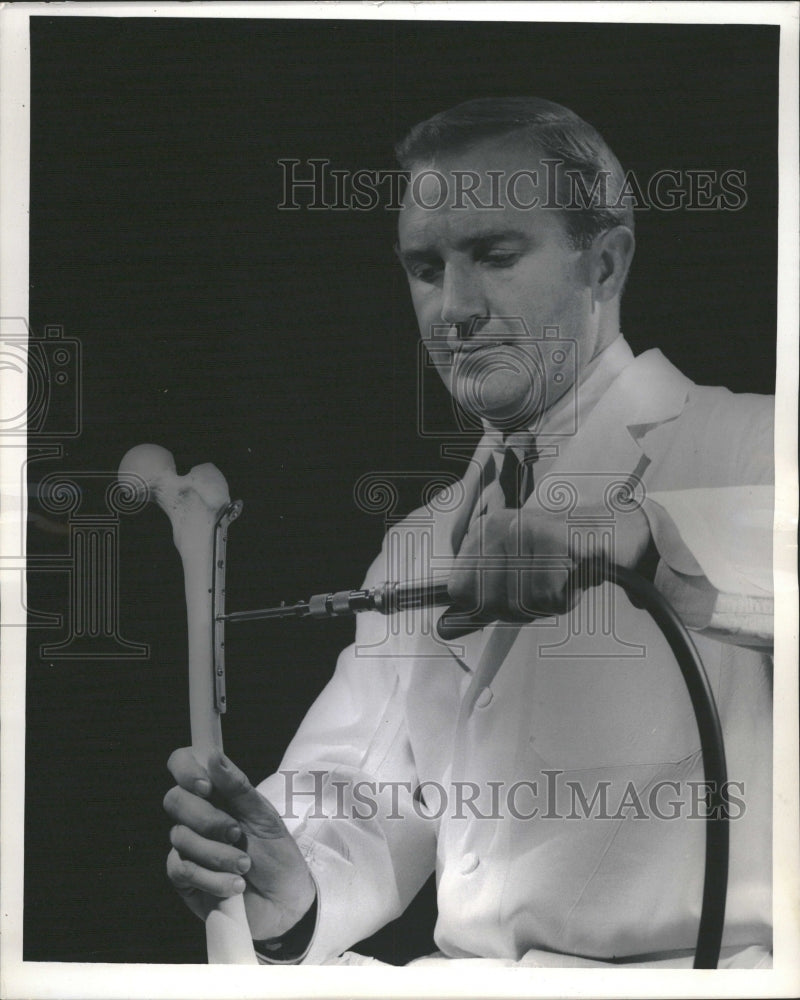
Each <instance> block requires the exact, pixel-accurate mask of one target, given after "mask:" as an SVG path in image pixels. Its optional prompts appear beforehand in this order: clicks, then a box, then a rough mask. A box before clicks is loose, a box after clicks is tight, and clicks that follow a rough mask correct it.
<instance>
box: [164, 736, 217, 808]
mask: <svg viewBox="0 0 800 1000" xmlns="http://www.w3.org/2000/svg"><path fill="white" fill-rule="evenodd" d="M167 768H168V770H169V773H170V774H171V775H172V777H173V778H174V779H175V781H176V782H177V783H178V784H179V785H180V786H181V788H185V789H186V791H187V792H194V793H195V795H202V796H203V798H208V796H209V795H210V794H211V782H210V781H209V779H208V772H207V771H206V769H205V768H204V767H203V766H202V765H201V764H199V763H198V761H197V759H196V758H195V756H194V754H193V753H192V748H191V747H181V748H180V749H179V750H174V751H173V752H172V753H171V754H170V758H169V760H168V761H167Z"/></svg>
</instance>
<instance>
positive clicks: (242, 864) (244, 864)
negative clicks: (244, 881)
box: [236, 857, 250, 875]
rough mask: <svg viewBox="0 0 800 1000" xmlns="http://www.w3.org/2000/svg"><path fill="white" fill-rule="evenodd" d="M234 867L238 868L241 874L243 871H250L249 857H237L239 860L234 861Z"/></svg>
mask: <svg viewBox="0 0 800 1000" xmlns="http://www.w3.org/2000/svg"><path fill="white" fill-rule="evenodd" d="M236 867H237V868H238V869H239V871H240V872H241V873H242V874H243V875H244V873H245V872H249V871H250V858H248V857H244V858H239V860H238V861H237V862H236Z"/></svg>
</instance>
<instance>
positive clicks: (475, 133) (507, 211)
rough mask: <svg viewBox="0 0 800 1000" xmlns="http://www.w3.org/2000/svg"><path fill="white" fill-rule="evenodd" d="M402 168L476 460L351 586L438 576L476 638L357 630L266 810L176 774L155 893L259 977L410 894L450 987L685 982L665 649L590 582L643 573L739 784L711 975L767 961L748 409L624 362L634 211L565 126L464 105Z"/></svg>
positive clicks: (691, 759)
mask: <svg viewBox="0 0 800 1000" xmlns="http://www.w3.org/2000/svg"><path fill="white" fill-rule="evenodd" d="M399 154H400V161H401V164H402V166H403V167H405V168H406V169H407V170H408V171H409V172H410V183H409V185H408V189H407V192H406V195H405V200H404V206H403V210H402V212H401V217H400V221H399V233H398V247H397V252H398V256H399V258H400V261H401V263H402V265H403V267H404V268H405V270H406V273H407V275H408V281H409V287H410V291H411V295H412V299H413V303H414V308H415V310H416V314H417V318H418V321H419V327H420V332H421V335H422V337H423V339H424V341H425V343H426V347H427V349H428V353H429V357H430V359H431V361H432V363H433V364H434V365H435V366H436V367H437V368H438V370H439V373H440V374H441V376H442V378H443V380H444V382H445V384H446V386H447V388H448V390H449V391H450V392H451V393H452V395H453V396H454V397H455V399H456V400H457V402H458V403H459V405H460V407H461V409H462V411H464V412H465V413H466V414H467V415H468V416H469V417H471V418H472V419H473V420H474V421H479V422H480V423H481V424H482V425H483V428H484V430H485V434H484V437H483V438H482V440H481V442H480V444H479V445H478V447H477V449H476V451H475V454H474V456H473V458H472V460H471V462H470V465H469V468H468V471H467V473H466V475H465V477H464V478H463V480H462V481H461V483H460V484H458V489H456V488H454V489H453V490H451V491H450V493H449V494H446V495H442V496H440V497H438V498H434V499H433V500H432V501H431V502H430V504H428V505H427V506H426V507H425V508H423V509H422V510H421V511H417V512H415V514H413V515H411V517H409V518H408V519H407V521H406V522H404V523H403V524H402V525H400V526H398V527H396V528H393V529H392V530H390V531H389V532H388V533H387V537H386V540H385V544H384V548H383V552H382V554H381V555H380V556H379V557H378V559H377V560H376V561H375V563H374V564H373V566H372V567H371V569H370V571H369V573H368V575H367V579H366V582H365V586H372V585H375V584H377V583H379V582H381V581H382V580H387V579H393V580H404V579H405V580H415V579H423V580H430V579H432V578H437V577H443V578H446V579H447V580H448V590H449V594H450V597H451V599H452V601H453V602H454V604H456V605H457V606H458V607H459V608H460V609H462V612H463V614H462V615H461V618H462V620H463V619H464V618H465V617H466V619H468V625H467V627H469V626H471V627H472V631H469V632H468V633H467V634H464V629H463V628H455V629H454V628H452V627H451V628H450V629H449V631H448V629H447V628H442V630H441V636H444V638H442V637H441V636H440V635H439V634H437V632H436V630H435V628H434V624H435V622H436V620H437V619H438V618H439V616H440V615H441V613H442V611H443V610H445V609H444V608H438V609H436V610H435V611H434V610H432V609H421V610H420V609H418V610H415V611H410V612H406V613H404V614H402V615H396V616H394V618H393V619H392V620H391V621H390V625H389V627H388V628H387V620H386V619H384V618H381V617H380V616H378V615H377V614H365V615H361V616H359V620H358V625H357V634H356V643H355V644H354V645H353V646H351V647H349V648H348V649H347V650H345V651H344V652H343V653H342V655H341V656H340V658H339V662H338V664H337V669H336V672H335V675H334V677H333V678H332V680H331V681H330V682H329V684H328V686H327V687H326V689H325V690H324V691H323V693H322V694H321V695H320V697H319V698H318V699H317V701H316V702H315V704H314V705H313V706H312V707H311V709H310V711H309V713H308V715H307V717H306V719H305V720H304V722H303V724H302V726H301V728H300V730H299V732H298V734H297V736H296V737H295V739H294V740H293V742H292V744H291V746H290V747H289V749H288V751H287V754H286V756H285V758H284V761H283V763H282V765H281V769H280V770H279V772H278V773H277V774H275V775H273V776H272V777H271V778H269V779H267V780H266V781H265V782H264V783H263V784H262V785H261V786H260V788H259V790H255V789H253V788H252V786H251V785H250V784H249V782H248V781H247V779H246V777H245V776H244V775H243V774H242V773H241V772H240V771H239V770H238V769H237V768H236V766H235V765H234V764H233V763H231V762H230V761H227V760H224V759H220V760H213V761H212V762H211V763H210V765H209V768H208V771H207V772H206V771H205V770H204V769H203V768H201V767H200V766H199V765H198V764H197V762H196V761H195V760H194V758H193V757H192V755H191V752H190V751H188V750H181V751H176V753H175V754H173V755H172V757H171V759H170V769H171V771H172V774H173V776H174V777H175V779H176V782H177V784H176V787H175V788H173V789H172V790H171V791H170V792H169V793H168V794H167V796H166V799H165V807H166V809H167V812H168V813H169V815H170V816H171V817H172V819H173V820H174V822H175V826H174V827H173V829H172V833H171V841H172V845H173V849H172V851H171V852H170V856H169V859H168V872H169V875H170V878H171V879H172V881H173V882H174V884H175V885H176V887H177V888H178V890H179V891H180V892H181V893H182V894H183V895H184V897H185V898H186V900H187V902H188V903H189V905H190V906H191V907H192V909H193V910H194V911H195V912H196V913H198V914H200V915H202V914H203V913H205V912H206V909H207V907H208V906H209V905H210V902H211V901H212V900H213V898H214V897H225V896H230V895H233V894H236V893H240V892H244V897H245V904H246V908H247V913H248V919H249V922H250V927H251V931H252V933H253V937H254V939H255V940H256V942H257V951H258V953H259V954H260V955H261V956H262V957H263V958H264V960H266V961H305V962H312V963H313V962H325V961H336V960H337V956H339V955H341V954H342V953H343V952H346V949H347V948H349V947H350V946H351V945H352V944H353V943H354V942H356V941H359V940H361V939H362V938H364V937H366V936H368V935H369V934H371V933H372V932H374V931H375V930H377V929H378V928H379V927H381V926H382V925H383V924H385V923H386V922H387V921H388V920H390V919H392V918H394V917H395V916H397V915H398V914H399V913H401V912H402V910H403V909H404V908H405V906H406V905H407V903H408V902H409V901H410V900H411V898H412V897H413V896H414V894H415V893H416V892H417V890H418V889H419V887H420V886H421V885H422V883H423V882H424V881H425V879H426V878H427V876H428V875H429V874H430V872H431V871H434V870H435V871H436V873H437V893H438V911H439V913H438V922H437V926H436V933H435V937H436V942H437V946H438V948H439V949H440V952H439V955H440V957H441V958H443V959H448V960H453V959H484V960H489V961H494V962H497V963H500V964H515V963H523V964H532V965H555V966H558V965H581V964H585V965H594V964H603V963H608V962H625V963H628V964H630V965H644V966H648V965H665V966H673V967H679V966H687V967H688V966H690V965H691V958H692V952H693V947H694V943H695V940H696V934H697V920H698V915H699V909H700V899H701V892H702V872H703V838H704V824H703V816H704V812H703V809H702V801H703V795H702V778H703V774H702V764H701V760H700V753H699V741H698V737H697V733H696V726H695V722H694V717H693V713H692V711H691V707H690V704H689V701H688V697H687V695H686V692H685V690H684V688H683V684H682V681H681V679H680V675H679V674H678V671H677V668H676V667H675V665H674V660H673V658H672V656H671V653H670V651H669V649H668V647H667V646H666V643H665V640H664V639H663V637H662V636H661V634H660V632H659V631H658V629H657V628H656V627H655V626H654V625H653V623H652V621H651V620H650V619H649V616H648V615H647V614H646V613H645V612H643V611H641V610H637V609H636V608H634V607H633V606H632V605H631V603H630V602H629V601H628V600H627V598H626V597H625V595H624V594H622V593H621V592H619V591H618V590H616V589H615V588H613V587H612V586H611V585H609V584H603V583H602V581H601V579H600V575H599V574H598V572H597V566H598V563H602V561H603V560H606V561H608V560H612V559H613V560H614V561H616V562H619V563H622V564H623V565H625V566H629V567H638V568H640V569H642V570H645V569H646V567H647V566H649V565H651V564H653V565H654V564H655V563H656V562H657V569H656V571H655V582H656V585H657V587H658V588H659V589H660V590H661V592H662V593H663V594H665V595H666V596H667V597H668V598H669V599H670V600H671V601H672V602H673V603H674V605H675V606H676V608H677V609H678V611H679V613H680V614H681V616H682V617H683V619H684V621H685V622H686V624H687V625H688V626H690V627H691V628H693V629H694V630H695V635H696V640H697V645H698V648H699V651H700V653H701V655H702V657H703V659H704V662H705V665H706V669H707V672H708V673H709V676H710V680H711V684H712V687H713V690H714V693H715V696H716V699H717V702H718V705H719V710H720V713H721V716H722V721H723V728H724V732H725V739H726V745H727V755H728V768H729V776H730V779H731V782H732V783H733V784H732V789H731V790H730V795H729V799H730V803H731V816H732V821H731V824H730V826H731V845H732V854H731V867H730V891H729V896H728V907H727V919H726V929H725V936H724V939H723V953H722V960H721V963H720V964H721V965H723V966H725V965H727V966H731V967H735V966H741V967H756V966H764V965H766V964H769V962H770V947H771V931H770V923H771V920H770V916H771V914H770V906H771V900H770V880H771V868H770V841H771V832H770V779H771V750H770V737H771V727H770V709H771V705H770V690H771V683H770V676H771V675H770V669H771V661H770V657H769V643H770V629H771V564H770V554H771V502H772V501H771V498H770V494H769V483H770V482H771V476H772V430H771V417H772V406H771V401H770V400H769V399H768V398H766V397H756V396H748V395H742V396H734V395H733V394H731V393H729V392H728V391H727V390H725V389H711V388H700V387H697V386H694V385H693V384H692V383H691V382H690V381H689V380H688V379H687V378H686V377H685V376H683V375H682V374H681V373H680V372H678V371H677V370H676V369H675V368H674V367H673V366H672V365H670V363H669V362H668V361H667V360H666V359H665V358H664V357H663V356H662V355H661V353H660V352H658V351H650V352H647V353H645V354H643V355H641V356H640V357H639V358H635V359H634V357H633V355H632V353H631V351H630V349H629V348H628V346H627V344H626V343H625V341H624V339H623V338H622V335H621V333H620V300H621V296H622V291H623V287H624V285H625V281H626V278H627V274H628V269H629V267H630V263H631V259H632V257H633V251H634V236H633V213H632V210H631V207H630V199H626V198H625V197H624V190H623V173H622V170H621V167H620V165H619V163H618V162H617V160H616V158H615V157H614V156H613V154H612V153H611V151H610V150H609V149H608V147H607V146H606V145H605V143H604V141H603V140H602V138H601V137H600V136H599V135H598V134H597V133H596V132H595V130H594V129H592V128H591V127H590V126H589V125H587V124H586V123H585V122H583V121H582V120H581V119H579V118H578V117H577V116H576V115H574V114H573V113H572V112H570V111H568V110H567V109H565V108H562V107H560V106H558V105H555V104H552V103H550V102H547V101H541V100H537V99H528V98H518V99H505V100H483V101H471V102H468V103H467V104H465V105H461V106H459V107H457V108H455V109H452V110H451V111H448V112H444V113H442V114H441V115H437V116H435V117H434V118H433V119H431V120H430V121H428V122H424V123H422V124H421V125H419V126H417V127H416V128H415V129H413V130H412V132H411V133H410V134H409V136H408V137H407V138H406V140H405V141H404V143H403V144H402V145H401V146H400V149H399ZM593 191H594V192H596V194H593V193H592V192H593ZM576 194H577V195H579V196H580V195H581V194H583V195H588V197H584V198H583V199H582V200H581V199H580V198H579V199H578V202H576V200H575V195H576ZM212 790H213V791H214V793H215V795H216V797H217V798H216V799H215V801H217V802H219V803H221V804H222V805H223V806H224V808H217V806H216V805H212V803H211V802H210V801H209V799H210V796H211V793H212ZM367 793H368V794H367ZM284 821H285V822H284ZM346 960H347V959H342V961H346Z"/></svg>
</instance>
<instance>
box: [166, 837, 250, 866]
mask: <svg viewBox="0 0 800 1000" xmlns="http://www.w3.org/2000/svg"><path fill="white" fill-rule="evenodd" d="M169 839H170V843H171V844H172V846H173V847H174V848H175V850H176V851H177V852H178V854H179V855H180V856H181V858H182V859H183V860H184V861H193V862H194V863H195V864H198V865H200V866H201V867H203V868H208V869H210V870H212V871H216V872H230V873H231V874H232V875H246V874H247V872H249V871H250V866H251V861H250V858H249V857H248V855H247V854H245V853H244V851H240V850H238V849H237V848H235V847H231V846H229V845H228V844H222V843H220V842H219V841H218V840H208V839H207V838H206V837H201V836H200V835H199V834H197V833H195V832H194V830H190V829H189V827H188V826H180V825H177V826H173V828H172V829H171V830H170V833H169Z"/></svg>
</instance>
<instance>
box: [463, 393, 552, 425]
mask: <svg viewBox="0 0 800 1000" xmlns="http://www.w3.org/2000/svg"><path fill="white" fill-rule="evenodd" d="M456 399H457V401H458V403H459V405H460V406H461V408H462V409H463V410H464V411H465V412H466V413H467V414H469V416H471V417H473V418H474V419H475V420H479V421H481V422H485V423H488V424H491V426H492V427H496V428H497V429H498V430H504V431H510V430H521V429H523V428H528V427H531V426H532V425H533V424H535V423H536V421H537V420H538V418H539V416H540V415H541V408H540V406H539V405H538V403H539V401H538V400H533V399H526V400H523V401H520V400H513V401H510V402H509V401H508V400H481V402H480V405H476V400H475V399H474V397H471V396H467V397H466V398H464V397H463V396H460V395H459V396H456Z"/></svg>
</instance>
